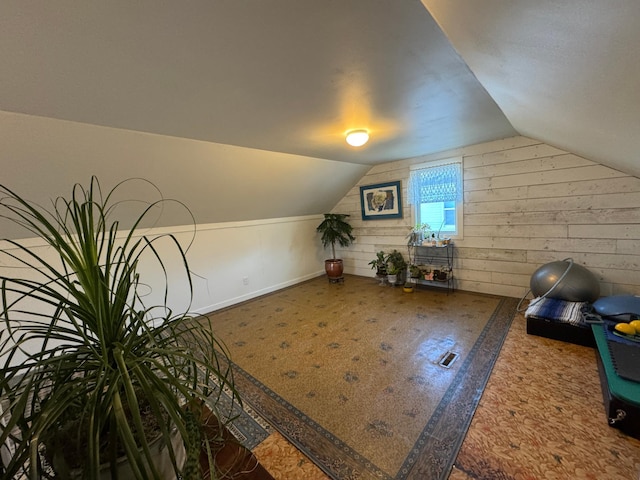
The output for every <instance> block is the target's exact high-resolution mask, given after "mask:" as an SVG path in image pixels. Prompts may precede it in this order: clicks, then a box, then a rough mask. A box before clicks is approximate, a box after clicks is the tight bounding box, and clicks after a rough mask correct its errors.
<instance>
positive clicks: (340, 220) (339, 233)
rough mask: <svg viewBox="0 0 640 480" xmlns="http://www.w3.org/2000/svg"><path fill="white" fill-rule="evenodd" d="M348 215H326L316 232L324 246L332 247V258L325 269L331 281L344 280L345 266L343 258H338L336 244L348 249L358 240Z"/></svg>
mask: <svg viewBox="0 0 640 480" xmlns="http://www.w3.org/2000/svg"><path fill="white" fill-rule="evenodd" d="M347 218H349V215H347V214H346V213H325V214H324V220H323V221H322V222H321V223H320V225H318V227H317V228H316V231H317V232H319V233H320V234H321V237H320V240H321V241H322V245H323V246H324V247H325V248H327V247H328V246H329V245H331V255H332V256H331V258H329V259H327V260H325V261H324V269H325V271H326V272H327V277H329V280H335V279H339V278H342V273H343V272H344V266H343V264H342V259H341V258H336V243H337V244H339V245H340V246H341V247H348V246H349V245H351V243H352V242H353V241H354V240H355V239H356V237H354V236H353V235H352V233H351V232H352V231H353V227H352V226H351V224H349V222H348V221H347Z"/></svg>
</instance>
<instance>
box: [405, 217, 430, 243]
mask: <svg viewBox="0 0 640 480" xmlns="http://www.w3.org/2000/svg"><path fill="white" fill-rule="evenodd" d="M430 231H431V227H430V226H429V224H428V223H416V224H415V225H414V226H413V227H411V229H410V230H409V235H407V245H409V246H414V245H422V240H423V239H425V238H428V237H429V233H430Z"/></svg>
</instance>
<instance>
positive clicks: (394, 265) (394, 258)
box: [387, 250, 407, 275]
mask: <svg viewBox="0 0 640 480" xmlns="http://www.w3.org/2000/svg"><path fill="white" fill-rule="evenodd" d="M405 268H407V262H406V261H405V259H404V257H403V256H402V254H401V253H400V252H399V251H398V250H394V251H393V252H391V253H390V254H389V257H388V258H387V273H389V274H391V275H397V274H399V273H400V272H402V271H403V270H404V269H405Z"/></svg>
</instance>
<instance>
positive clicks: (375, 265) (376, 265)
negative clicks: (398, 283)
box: [369, 250, 387, 285]
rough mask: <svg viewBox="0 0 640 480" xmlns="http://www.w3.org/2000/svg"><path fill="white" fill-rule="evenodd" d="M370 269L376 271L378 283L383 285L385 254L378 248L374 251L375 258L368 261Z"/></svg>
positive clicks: (385, 271) (385, 266) (385, 269)
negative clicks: (377, 250) (376, 251)
mask: <svg viewBox="0 0 640 480" xmlns="http://www.w3.org/2000/svg"><path fill="white" fill-rule="evenodd" d="M369 265H371V269H372V270H374V269H375V271H376V277H378V278H379V279H380V285H384V280H385V277H386V276H387V256H386V255H385V253H384V252H383V251H382V250H380V251H379V252H378V253H376V258H375V259H374V260H371V261H370V262H369Z"/></svg>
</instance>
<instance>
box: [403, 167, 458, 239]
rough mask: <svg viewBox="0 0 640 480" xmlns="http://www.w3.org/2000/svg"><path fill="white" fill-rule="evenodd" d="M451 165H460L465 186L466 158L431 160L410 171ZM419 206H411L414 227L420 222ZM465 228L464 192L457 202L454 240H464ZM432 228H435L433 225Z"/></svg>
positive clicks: (411, 168) (452, 236) (410, 168)
mask: <svg viewBox="0 0 640 480" xmlns="http://www.w3.org/2000/svg"><path fill="white" fill-rule="evenodd" d="M451 163H459V164H460V175H461V176H462V178H461V179H460V182H461V183H462V185H464V158H463V157H451V158H443V159H441V160H431V161H428V162H423V163H418V164H414V165H411V166H410V167H409V170H410V171H413V170H422V169H425V168H431V167H438V166H441V165H448V164H451ZM418 208H419V207H418V205H411V215H412V219H413V223H414V225H415V224H416V223H417V222H418ZM463 226H464V190H463V191H462V192H461V197H460V200H458V201H456V233H455V234H452V235H450V236H451V238H452V239H454V240H462V239H463ZM432 228H435V226H434V225H432Z"/></svg>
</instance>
